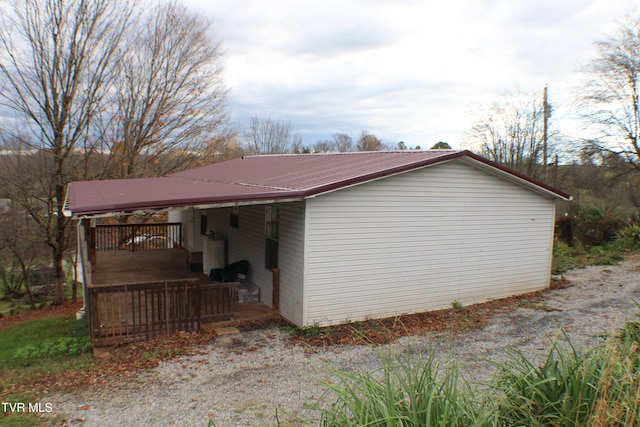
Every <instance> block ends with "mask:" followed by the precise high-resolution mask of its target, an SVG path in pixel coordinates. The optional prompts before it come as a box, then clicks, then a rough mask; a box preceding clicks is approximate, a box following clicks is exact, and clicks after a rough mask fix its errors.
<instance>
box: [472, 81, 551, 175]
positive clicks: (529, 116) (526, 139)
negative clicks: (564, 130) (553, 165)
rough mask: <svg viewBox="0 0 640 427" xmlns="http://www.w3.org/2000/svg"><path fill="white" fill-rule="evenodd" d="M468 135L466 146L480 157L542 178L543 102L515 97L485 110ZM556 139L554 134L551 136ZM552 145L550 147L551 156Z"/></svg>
mask: <svg viewBox="0 0 640 427" xmlns="http://www.w3.org/2000/svg"><path fill="white" fill-rule="evenodd" d="M477 115H478V118H477V119H476V120H475V122H474V123H472V125H471V128H470V129H469V130H468V131H467V132H466V133H465V137H464V139H465V142H466V143H467V144H468V145H470V146H472V147H478V148H477V149H478V150H479V151H480V154H481V155H483V156H485V157H487V158H489V159H490V160H493V161H496V162H498V163H501V164H503V165H505V166H508V167H510V168H512V169H515V170H517V171H520V172H523V173H526V174H528V175H530V176H533V177H538V176H540V175H541V174H542V171H543V167H542V165H541V163H542V160H543V151H544V108H543V105H542V98H541V97H538V96H536V95H534V94H530V95H527V94H521V93H515V94H513V95H509V96H508V97H506V98H505V99H504V100H502V101H500V102H493V103H491V104H488V105H485V106H482V107H481V109H480V111H479V112H478V113H477ZM551 136H553V137H555V136H556V134H555V133H551ZM552 148H553V144H550V145H549V150H550V152H551V151H552Z"/></svg>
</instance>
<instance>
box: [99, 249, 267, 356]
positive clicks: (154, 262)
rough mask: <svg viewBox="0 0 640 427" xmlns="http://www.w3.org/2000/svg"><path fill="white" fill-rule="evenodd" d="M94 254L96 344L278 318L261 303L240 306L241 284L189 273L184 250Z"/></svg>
mask: <svg viewBox="0 0 640 427" xmlns="http://www.w3.org/2000/svg"><path fill="white" fill-rule="evenodd" d="M95 256H96V258H95V260H96V262H95V263H94V264H93V274H92V277H93V281H92V285H90V286H89V289H88V292H89V295H90V300H91V303H90V310H89V312H90V320H91V324H92V325H93V326H92V328H93V329H92V340H93V342H94V345H96V346H100V345H110V344H117V343H120V342H128V341H138V340H144V339H149V338H151V337H154V336H158V335H165V334H167V333H171V332H172V331H176V330H199V329H201V328H206V329H210V328H215V327H221V326H237V325H239V324H246V323H249V322H254V321H264V320H270V319H277V318H279V312H278V311H277V310H274V309H272V308H270V307H268V306H266V305H265V304H262V303H260V302H248V303H238V302H237V298H236V297H235V295H236V293H235V287H237V286H238V283H217V284H216V283H211V280H210V278H209V276H207V275H205V274H203V273H199V272H191V271H189V270H188V265H187V260H188V252H187V251H186V250H185V249H182V248H174V249H161V250H153V251H136V252H131V251H98V252H96V255H95ZM198 283H199V284H200V285H199V286H198V285H197V284H198ZM194 286H197V287H194ZM194 304H195V305H194Z"/></svg>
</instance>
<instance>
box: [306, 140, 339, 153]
mask: <svg viewBox="0 0 640 427" xmlns="http://www.w3.org/2000/svg"><path fill="white" fill-rule="evenodd" d="M311 151H313V152H314V153H330V152H332V151H336V146H335V144H334V143H333V141H329V140H324V141H317V142H316V143H315V144H313V148H312V150H311Z"/></svg>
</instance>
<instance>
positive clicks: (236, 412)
mask: <svg viewBox="0 0 640 427" xmlns="http://www.w3.org/2000/svg"><path fill="white" fill-rule="evenodd" d="M565 277H566V279H568V280H569V281H570V282H571V283H570V285H569V286H568V287H566V288H564V289H558V290H552V291H549V292H547V293H546V295H545V297H544V298H543V299H542V300H541V301H537V302H535V303H532V304H521V307H519V308H517V309H515V310H504V311H497V312H495V314H494V315H493V316H492V318H491V319H490V322H489V325H488V326H486V327H485V328H483V329H481V330H472V331H466V332H462V333H456V334H453V333H445V334H437V335H436V334H428V335H424V336H411V337H405V338H402V339H400V340H399V341H398V342H397V343H395V344H393V346H392V349H393V351H395V352H401V353H402V352H407V353H410V352H417V351H420V352H431V351H432V350H433V349H437V352H438V357H440V358H441V359H442V360H443V361H444V360H447V359H450V358H454V359H455V360H456V361H457V362H458V363H459V364H460V366H462V367H463V372H464V373H465V376H466V377H467V378H471V379H474V380H475V379H481V380H482V379H488V378H490V377H491V375H492V374H493V368H492V366H493V364H492V363H491V361H498V360H501V359H503V358H504V357H505V355H506V352H505V349H509V348H517V349H519V350H520V351H522V352H523V353H524V354H525V355H526V356H527V357H529V358H530V359H533V360H536V359H539V358H540V357H542V356H543V355H545V354H546V352H547V351H548V349H549V342H550V340H551V339H553V338H554V337H556V336H558V331H559V328H562V329H563V330H564V331H565V332H566V334H567V336H569V337H570V339H571V342H572V343H573V344H574V345H575V346H576V347H578V348H581V347H585V346H592V345H594V344H597V343H601V342H602V335H603V334H611V333H613V332H615V331H616V330H617V329H619V328H621V327H622V326H623V324H624V323H625V322H626V321H628V320H630V319H632V318H634V317H635V316H636V314H637V312H638V310H637V308H636V305H635V303H634V301H633V300H634V299H635V300H636V301H640V257H638V256H629V257H628V258H627V259H626V260H625V261H623V262H621V263H620V264H619V265H616V266H603V267H587V268H584V269H579V270H574V271H571V272H569V273H567V274H566V275H565ZM378 352H379V350H376V349H373V348H371V347H369V346H364V345H363V346H333V347H329V348H321V349H316V348H305V347H303V346H300V345H292V344H291V343H290V342H289V341H288V340H287V335H286V334H284V333H283V332H282V331H281V330H279V329H277V328H267V329H263V330H256V331H241V332H240V334H238V335H225V336H221V337H218V338H217V339H216V340H215V341H214V342H212V343H211V344H209V345H207V346H206V347H204V348H203V349H202V352H201V353H200V354H196V355H192V356H185V357H181V358H178V359H174V360H171V361H168V362H165V363H162V364H161V365H160V366H158V367H157V368H155V369H153V370H150V371H146V372H141V373H139V374H138V375H136V376H134V377H133V378H132V377H127V378H120V377H114V378H112V379H111V380H109V381H108V382H107V384H106V385H104V384H102V385H95V386H91V387H87V388H82V389H79V390H73V391H68V392H64V393H55V394H52V395H50V396H48V397H47V401H48V402H51V403H52V404H53V408H54V412H53V414H52V415H55V416H58V417H59V418H58V419H64V421H62V422H61V424H60V425H73V426H143V425H149V426H150V425H153V426H206V425H207V423H208V422H209V420H211V421H213V422H214V423H215V426H216V427H227V426H272V425H277V423H278V421H279V422H281V423H282V425H300V424H301V422H300V418H304V417H306V416H307V415H308V414H309V413H308V412H307V411H308V410H307V409H305V407H306V406H308V405H309V404H311V403H313V402H315V401H317V399H318V398H320V397H321V396H322V394H323V392H324V389H323V387H322V386H321V385H320V384H319V383H320V382H321V381H322V380H327V379H329V378H330V377H331V372H332V369H336V368H337V369H341V370H354V369H362V370H376V369H379V368H380V358H379V353H378ZM276 408H277V409H276Z"/></svg>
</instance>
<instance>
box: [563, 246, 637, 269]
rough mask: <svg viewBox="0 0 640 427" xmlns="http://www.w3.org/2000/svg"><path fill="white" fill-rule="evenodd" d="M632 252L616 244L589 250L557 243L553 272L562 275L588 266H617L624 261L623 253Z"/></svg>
mask: <svg viewBox="0 0 640 427" xmlns="http://www.w3.org/2000/svg"><path fill="white" fill-rule="evenodd" d="M630 250H631V249H628V248H624V247H622V246H621V245H620V244H616V243H612V244H609V245H605V246H594V247H592V248H591V249H589V250H586V249H584V248H582V247H575V248H572V247H570V246H568V245H566V244H565V243H556V244H555V245H554V247H553V266H552V271H553V273H554V274H560V273H564V272H565V271H567V270H573V269H576V268H582V267H585V266H588V265H615V264H617V263H618V262H620V261H622V259H623V253H624V252H626V251H630Z"/></svg>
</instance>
